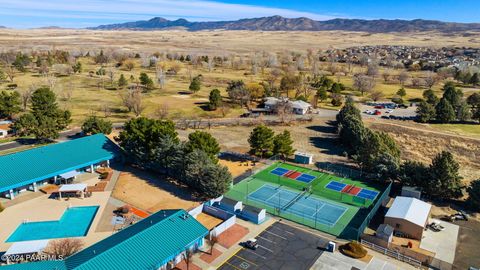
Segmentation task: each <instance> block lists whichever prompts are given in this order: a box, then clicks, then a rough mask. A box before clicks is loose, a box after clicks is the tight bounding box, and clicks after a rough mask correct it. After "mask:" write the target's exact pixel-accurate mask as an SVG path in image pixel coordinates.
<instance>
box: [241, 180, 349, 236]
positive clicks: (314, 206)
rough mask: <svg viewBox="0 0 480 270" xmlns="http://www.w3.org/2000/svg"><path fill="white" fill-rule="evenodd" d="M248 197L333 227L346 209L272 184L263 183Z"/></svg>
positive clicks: (304, 193)
mask: <svg viewBox="0 0 480 270" xmlns="http://www.w3.org/2000/svg"><path fill="white" fill-rule="evenodd" d="M248 199H250V200H254V201H257V202H259V203H265V204H267V205H269V206H271V207H274V208H276V209H279V211H285V212H288V213H292V214H296V215H300V216H303V217H304V218H308V219H311V220H312V221H316V222H318V223H322V224H325V225H326V226H329V227H333V226H335V224H336V223H337V221H338V220H339V219H340V217H341V216H343V214H344V213H345V212H346V211H347V208H346V207H343V206H341V205H336V204H333V203H330V202H327V201H324V200H321V199H317V198H314V197H312V196H310V195H306V192H295V191H291V190H287V189H283V188H281V187H274V186H272V185H268V184H266V185H263V186H261V187H260V188H259V189H257V190H256V191H254V192H252V193H250V194H249V195H248Z"/></svg>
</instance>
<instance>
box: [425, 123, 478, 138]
mask: <svg viewBox="0 0 480 270" xmlns="http://www.w3.org/2000/svg"><path fill="white" fill-rule="evenodd" d="M430 127H432V128H433V129H436V130H439V131H448V132H453V133H455V134H458V135H466V136H472V135H473V136H478V137H480V125H475V124H438V125H430Z"/></svg>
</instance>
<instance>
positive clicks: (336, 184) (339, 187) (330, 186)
mask: <svg viewBox="0 0 480 270" xmlns="http://www.w3.org/2000/svg"><path fill="white" fill-rule="evenodd" d="M346 186H347V185H346V184H343V183H339V182H336V181H331V182H330V183H328V184H327V185H326V186H325V187H326V188H328V189H332V190H335V191H339V192H340V191H342V190H343V188H345V187H346Z"/></svg>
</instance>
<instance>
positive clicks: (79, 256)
mask: <svg viewBox="0 0 480 270" xmlns="http://www.w3.org/2000/svg"><path fill="white" fill-rule="evenodd" d="M207 234H208V229H207V228H205V227H204V226H203V225H202V224H200V223H199V222H198V221H197V220H196V219H195V218H194V217H192V216H191V215H189V214H188V213H187V212H186V211H185V210H161V211H159V212H157V213H155V214H153V215H151V216H149V217H148V218H145V219H143V220H141V221H139V222H138V223H136V224H134V225H131V226H130V227H127V228H125V229H123V230H121V231H119V232H117V233H115V234H114V235H112V236H110V237H108V238H105V239H104V240H102V241H100V242H98V243H96V244H94V245H92V246H90V247H88V248H86V249H84V250H82V251H80V252H78V253H76V254H74V255H72V256H70V257H68V258H67V259H65V260H63V261H42V262H33V263H22V264H13V265H7V266H5V267H3V268H2V269H5V270H14V269H19V270H21V269H29V270H30V269H33V270H37V269H38V270H54V269H56V270H97V269H105V270H108V269H124V270H130V269H131V270H140V269H145V270H147V269H171V268H173V266H175V265H176V264H177V263H179V262H181V261H182V260H183V258H184V254H185V252H186V250H192V251H194V250H197V249H198V248H199V247H201V246H203V244H204V237H205V236H206V235H207Z"/></svg>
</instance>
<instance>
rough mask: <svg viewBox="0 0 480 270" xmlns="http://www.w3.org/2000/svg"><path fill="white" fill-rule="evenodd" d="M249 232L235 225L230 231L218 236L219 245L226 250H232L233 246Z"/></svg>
mask: <svg viewBox="0 0 480 270" xmlns="http://www.w3.org/2000/svg"><path fill="white" fill-rule="evenodd" d="M248 232H249V230H248V229H247V228H245V227H243V226H240V225H238V224H235V225H233V226H232V227H231V228H230V229H228V230H226V231H224V232H223V233H221V234H220V235H219V236H218V243H219V244H220V245H222V246H223V247H225V248H231V247H232V246H233V245H235V244H236V243H238V241H240V239H242V238H243V237H244V236H245V235H247V234H248Z"/></svg>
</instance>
